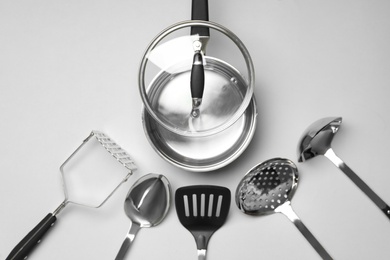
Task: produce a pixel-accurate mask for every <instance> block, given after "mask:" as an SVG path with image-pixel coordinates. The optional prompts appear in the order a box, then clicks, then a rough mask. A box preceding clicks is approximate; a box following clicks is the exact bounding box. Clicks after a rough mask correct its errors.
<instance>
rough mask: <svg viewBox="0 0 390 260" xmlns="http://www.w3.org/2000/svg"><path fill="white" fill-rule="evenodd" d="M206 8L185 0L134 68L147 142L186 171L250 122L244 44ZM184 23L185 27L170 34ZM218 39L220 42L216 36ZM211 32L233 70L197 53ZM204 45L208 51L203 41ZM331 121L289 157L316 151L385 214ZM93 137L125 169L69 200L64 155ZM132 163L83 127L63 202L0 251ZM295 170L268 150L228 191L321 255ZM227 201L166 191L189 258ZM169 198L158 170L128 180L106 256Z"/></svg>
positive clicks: (127, 242) (247, 129)
mask: <svg viewBox="0 0 390 260" xmlns="http://www.w3.org/2000/svg"><path fill="white" fill-rule="evenodd" d="M208 17H209V15H208V0H192V17H191V19H192V20H191V21H183V22H179V23H177V24H174V25H172V26H170V27H168V28H166V29H165V30H163V31H162V32H161V33H160V34H159V35H157V36H156V37H155V38H154V39H153V41H152V42H151V43H150V45H149V46H148V47H147V49H146V51H145V53H144V55H143V58H142V61H141V64H140V69H139V74H138V85H139V91H140V96H141V99H142V102H143V105H144V106H143V112H142V123H143V128H144V132H145V135H146V137H147V138H148V141H149V142H150V144H151V146H152V147H153V148H154V150H155V151H156V152H157V153H158V154H159V155H160V156H161V157H162V158H163V159H165V160H166V161H167V162H169V163H171V164H173V165H175V166H177V167H179V168H181V169H184V170H187V171H195V172H210V171H214V170H216V169H219V168H221V167H224V166H226V165H227V164H229V163H231V162H232V161H234V160H235V159H236V158H237V157H238V156H240V155H241V154H242V153H243V151H244V150H245V149H246V148H247V146H248V145H249V143H250V141H251V140H252V137H253V135H254V132H255V129H256V123H257V108H256V101H255V97H254V94H253V93H254V84H255V83H254V81H255V76H254V67H253V64H252V59H251V57H250V55H249V52H248V50H247V49H246V47H245V46H244V44H243V43H242V42H241V40H240V39H239V38H238V37H237V36H236V35H235V34H234V33H233V32H232V31H230V30H229V29H227V28H225V27H223V26H221V25H219V24H217V23H213V22H209V21H208ZM189 28H191V33H190V35H188V32H185V33H184V34H185V36H183V33H181V34H180V33H178V32H183V29H189ZM176 33H177V34H179V35H180V36H179V37H178V36H177V35H175V34H176ZM214 35H216V36H217V37H214ZM218 36H222V37H218ZM222 38H224V39H225V40H227V41H225V42H218V41H220V39H222ZM214 39H215V40H216V41H217V44H216V45H217V46H223V47H226V49H228V48H227V46H228V45H229V44H230V45H232V46H233V49H234V50H235V51H236V52H237V53H236V54H238V55H233V53H232V52H230V50H227V51H226V52H227V55H225V57H224V58H227V59H226V60H232V59H231V57H234V60H237V59H238V57H239V58H241V61H240V62H241V63H242V64H238V65H239V66H238V67H240V68H245V69H244V70H242V69H241V70H238V69H237V68H236V67H237V65H236V64H235V66H233V65H231V64H229V63H227V62H225V61H224V59H222V58H220V57H218V58H217V57H211V56H208V55H206V44H207V46H208V48H209V47H211V46H212V43H213V41H214ZM181 50H182V51H181ZM209 50H210V52H212V51H211V50H212V48H210V49H209ZM209 50H208V51H209ZM218 53H222V52H218ZM172 62H173V64H172ZM150 68H152V69H150ZM156 68H157V71H158V73H157V74H156V73H155V72H156ZM149 70H152V71H153V72H152V75H151V74H150V73H151V72H150V71H149ZM187 85H188V88H186V86H187ZM183 86H184V87H183ZM341 122H342V119H341V117H330V118H323V119H321V120H318V121H316V122H314V123H313V124H312V125H310V126H309V127H308V128H307V129H306V131H305V132H304V134H303V135H302V137H301V139H300V141H299V144H298V161H299V162H304V161H306V160H309V159H311V158H313V157H315V156H317V155H324V156H326V157H327V158H328V159H329V160H330V161H331V162H333V163H334V164H335V165H336V167H338V168H339V169H340V170H341V171H343V172H344V173H345V174H346V175H347V176H348V177H349V178H350V179H351V180H352V181H353V182H354V183H355V184H356V185H357V186H358V187H359V188H360V189H361V190H362V191H363V192H364V193H365V194H366V195H367V196H368V197H369V198H370V199H371V200H372V201H373V202H374V203H375V204H376V205H377V206H378V207H379V208H380V210H381V211H382V212H383V213H384V214H385V215H386V216H387V217H388V218H390V207H389V206H388V205H387V204H386V203H385V202H384V201H383V200H382V199H381V198H380V197H379V196H378V195H377V194H376V193H375V192H374V191H373V190H372V189H370V188H369V187H368V185H367V184H365V183H364V182H363V181H362V180H361V179H360V178H359V177H358V176H357V175H356V174H355V173H354V172H353V171H352V170H351V169H350V168H349V167H348V166H347V165H346V164H345V163H344V162H343V161H342V160H341V159H340V158H339V157H337V155H336V154H335V153H334V151H333V149H332V148H331V143H332V140H333V137H334V135H335V134H336V133H337V131H338V130H339V127H340V125H341ZM93 137H94V138H93ZM93 139H96V140H97V141H98V142H99V143H100V144H101V146H103V147H104V148H105V149H106V150H107V151H108V152H109V153H110V154H111V155H112V156H113V157H114V158H115V159H116V160H117V161H118V162H119V163H121V164H122V165H123V166H124V167H125V168H126V170H127V175H126V176H125V177H124V178H123V179H122V180H121V181H120V183H119V184H118V185H117V186H116V187H115V188H114V190H113V191H112V192H111V193H109V194H108V195H107V196H106V197H105V199H104V200H103V201H102V202H101V203H99V204H97V205H90V204H84V203H80V202H78V201H74V200H70V199H69V196H68V189H67V182H66V181H65V175H66V174H65V171H64V167H65V165H66V164H67V163H68V162H69V161H70V160H71V159H72V158H73V157H74V155H75V154H76V153H77V152H78V151H79V150H80V149H81V148H82V147H83V146H84V145H85V144H86V143H87V142H88V141H89V140H93ZM135 170H136V166H135V164H134V162H133V161H132V160H131V158H130V156H129V154H128V153H127V152H126V151H125V150H123V149H122V148H121V147H120V146H119V145H117V144H116V143H115V142H114V141H113V140H112V139H111V138H109V137H108V136H107V135H106V134H104V133H102V132H100V131H92V132H91V134H90V135H89V136H88V137H87V138H86V139H85V140H84V141H83V143H82V144H81V145H80V146H79V147H78V148H77V149H76V150H75V151H74V152H73V153H72V154H71V155H70V157H69V158H68V159H66V161H65V162H64V163H63V164H62V165H61V167H60V172H61V177H62V181H63V190H64V196H65V199H64V201H63V202H62V203H61V204H60V206H58V208H57V209H56V210H54V211H53V213H49V214H48V215H47V216H46V217H45V218H44V219H43V220H42V221H41V222H40V223H39V224H38V225H37V226H36V227H35V228H34V229H33V230H32V231H31V232H30V233H28V234H27V236H26V237H25V238H24V239H23V240H22V241H21V242H20V243H19V244H17V246H16V247H15V248H14V249H13V250H12V251H11V253H10V254H9V256H8V257H7V259H6V260H22V259H25V258H26V257H27V256H28V255H29V253H30V252H31V251H32V249H33V248H34V247H35V246H36V245H37V244H38V243H39V242H40V240H41V238H42V237H43V235H44V234H45V233H46V232H47V231H48V230H49V229H50V227H51V226H53V224H54V222H55V221H56V219H57V215H58V213H60V212H61V211H62V209H63V208H65V206H66V205H68V204H76V205H81V206H86V207H93V208H99V207H101V206H102V205H103V204H104V203H105V202H106V201H107V200H108V199H109V198H110V197H111V195H112V194H113V193H114V192H115V191H116V190H117V189H118V188H119V186H120V185H121V184H122V183H124V182H126V181H127V180H128V178H129V177H130V176H131V174H132V172H133V171H135ZM298 179H299V177H298V170H297V167H296V166H295V164H294V163H293V162H292V161H290V160H288V159H283V158H274V159H270V160H267V161H265V162H263V163H260V164H258V165H256V166H254V167H253V168H252V169H251V170H250V171H249V172H248V173H247V174H246V175H245V176H244V177H243V178H242V180H241V181H240V182H239V184H238V186H237V189H236V193H235V201H236V204H237V207H238V208H239V209H240V210H241V211H242V212H244V213H245V214H249V215H265V214H271V213H283V214H284V215H285V216H287V217H288V218H289V219H290V220H291V221H292V222H293V223H294V225H295V226H296V227H297V228H298V230H299V231H300V232H301V233H302V235H303V236H304V237H305V238H306V239H307V241H308V242H309V243H310V244H311V245H312V247H313V248H314V249H315V250H316V251H317V253H318V254H319V255H320V256H321V257H322V258H323V259H326V260H328V259H332V257H331V256H330V255H329V254H328V252H327V251H326V250H325V249H324V247H323V246H322V245H321V244H320V242H319V241H318V240H317V239H316V238H315V237H314V235H313V234H312V233H311V232H310V231H309V229H308V228H307V227H306V226H305V225H304V224H303V223H302V221H301V220H300V218H299V217H298V216H297V215H296V214H295V212H294V211H293V209H292V207H291V199H292V197H293V195H294V192H295V190H296V189H297V185H298ZM230 203H231V194H230V190H229V189H228V188H225V187H220V186H213V185H196V186H185V187H181V188H178V189H177V190H176V193H175V206H176V213H177V216H178V219H179V221H180V223H181V224H182V225H183V226H184V227H185V228H186V229H187V230H188V231H189V232H190V233H191V234H192V235H193V237H194V239H195V242H196V245H197V250H198V251H197V252H198V259H199V260H205V259H206V252H207V246H208V243H209V240H210V238H211V236H212V235H213V234H214V232H215V231H217V230H218V229H219V228H221V227H222V225H223V224H224V223H225V221H226V219H227V216H228V213H229V209H230ZM170 204H171V186H170V183H169V182H168V180H167V178H166V177H165V176H163V175H161V174H147V175H144V176H143V177H141V178H140V179H138V180H137V181H136V182H135V183H134V184H133V185H132V187H131V188H130V190H129V192H128V194H127V196H126V199H125V202H124V211H125V213H126V215H127V216H128V218H129V219H130V220H131V225H130V228H129V231H128V233H127V235H126V237H125V239H124V241H123V243H122V245H121V247H120V249H119V252H118V253H117V256H116V258H115V259H117V260H120V259H125V256H126V252H127V251H128V250H129V248H130V247H131V245H132V243H133V241H134V239H135V236H136V234H137V232H138V231H139V229H140V228H144V227H154V226H156V225H158V224H159V223H161V222H162V221H163V219H164V218H165V216H166V215H167V213H168V212H169V208H170Z"/></svg>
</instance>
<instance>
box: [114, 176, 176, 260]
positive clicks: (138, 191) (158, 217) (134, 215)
mask: <svg viewBox="0 0 390 260" xmlns="http://www.w3.org/2000/svg"><path fill="white" fill-rule="evenodd" d="M170 204H171V188H170V184H169V182H168V179H167V178H166V177H165V176H163V175H160V174H152V173H150V174H147V175H145V176H143V177H141V178H140V179H138V180H137V181H136V182H135V183H134V184H133V186H132V187H131V188H130V190H129V192H128V194H127V196H126V199H125V203H124V209H125V213H126V215H127V216H128V218H129V219H130V220H131V224H130V229H129V232H128V234H127V236H126V237H125V240H124V241H123V243H122V246H121V248H120V250H119V252H118V254H117V256H116V258H115V259H116V260H120V259H124V257H125V255H126V252H127V251H128V250H129V248H130V246H131V245H132V243H133V241H134V239H135V236H136V234H137V232H138V231H139V230H140V228H144V227H154V226H156V225H158V224H160V223H161V222H162V221H163V220H164V218H165V216H166V215H167V213H168V211H169V207H170Z"/></svg>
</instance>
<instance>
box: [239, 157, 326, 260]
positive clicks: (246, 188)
mask: <svg viewBox="0 0 390 260" xmlns="http://www.w3.org/2000/svg"><path fill="white" fill-rule="evenodd" d="M297 185H298V169H297V167H296V166H295V164H294V163H293V162H292V161H290V160H288V159H282V158H274V159H270V160H268V161H265V162H263V163H260V164H258V165H256V166H255V167H253V168H252V169H251V170H250V171H249V172H248V173H247V174H246V175H245V176H244V178H243V179H242V180H241V181H240V183H239V184H238V186H237V190H236V203H237V206H238V208H239V209H240V210H241V211H243V212H244V213H246V214H250V215H264V214H270V213H274V212H280V213H282V214H284V215H285V216H286V217H288V218H289V219H290V220H291V222H292V223H294V225H295V226H296V227H297V228H298V229H299V231H301V233H302V235H303V236H304V237H305V238H306V239H307V241H308V242H309V243H310V244H311V245H312V246H313V248H314V249H315V250H316V251H317V253H318V254H319V255H320V256H321V257H322V259H327V260H328V259H329V260H331V259H332V257H331V256H330V255H329V254H328V252H326V250H325V249H324V248H323V247H322V245H321V244H320V243H319V242H318V240H317V239H316V238H315V237H314V236H313V234H312V233H311V232H310V231H309V229H308V228H307V227H306V226H305V225H304V224H303V223H302V221H301V220H300V219H299V217H298V216H297V215H296V214H295V212H294V211H293V209H292V207H291V199H292V197H293V195H294V193H295V190H296V188H297Z"/></svg>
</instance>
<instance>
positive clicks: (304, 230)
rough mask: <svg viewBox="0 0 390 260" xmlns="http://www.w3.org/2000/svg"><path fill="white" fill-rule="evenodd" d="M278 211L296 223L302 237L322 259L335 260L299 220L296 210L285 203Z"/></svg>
mask: <svg viewBox="0 0 390 260" xmlns="http://www.w3.org/2000/svg"><path fill="white" fill-rule="evenodd" d="M277 209H278V211H279V212H281V213H283V214H284V215H286V216H287V217H288V218H289V219H290V220H291V222H293V223H294V225H295V226H296V227H297V228H298V230H299V231H301V233H302V235H303V236H304V237H305V238H306V239H307V241H309V243H310V244H311V246H312V247H313V248H314V249H315V250H316V251H317V253H318V254H319V255H320V256H321V257H322V259H324V260H333V258H332V257H331V256H330V255H329V254H328V252H326V250H325V249H324V248H323V247H322V245H321V244H320V242H318V240H317V239H316V238H315V237H314V236H313V234H312V233H311V232H310V230H309V229H308V228H307V227H306V226H305V225H304V224H303V222H302V221H301V220H300V219H299V217H298V216H297V214H295V212H294V210H293V209H292V207H291V204H290V203H289V202H288V203H285V204H283V205H282V206H279V207H278V208H277Z"/></svg>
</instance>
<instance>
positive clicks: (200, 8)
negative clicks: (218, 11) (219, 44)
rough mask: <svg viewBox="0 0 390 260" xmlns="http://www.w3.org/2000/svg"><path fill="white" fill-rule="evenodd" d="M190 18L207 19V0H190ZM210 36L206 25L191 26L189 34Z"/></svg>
mask: <svg viewBox="0 0 390 260" xmlns="http://www.w3.org/2000/svg"><path fill="white" fill-rule="evenodd" d="M191 19H192V20H202V21H208V20H209V4H208V0H192V11H191ZM197 34H198V35H199V36H205V37H209V36H210V30H209V28H208V27H202V26H193V27H191V35H197Z"/></svg>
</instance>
